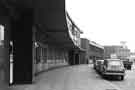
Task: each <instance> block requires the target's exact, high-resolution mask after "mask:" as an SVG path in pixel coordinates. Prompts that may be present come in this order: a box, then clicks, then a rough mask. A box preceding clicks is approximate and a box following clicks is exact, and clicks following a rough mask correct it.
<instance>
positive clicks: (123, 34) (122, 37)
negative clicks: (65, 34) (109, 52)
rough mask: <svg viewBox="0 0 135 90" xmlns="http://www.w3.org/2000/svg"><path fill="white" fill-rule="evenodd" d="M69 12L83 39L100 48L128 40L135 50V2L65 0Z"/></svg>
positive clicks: (129, 45) (133, 0) (128, 43)
mask: <svg viewBox="0 0 135 90" xmlns="http://www.w3.org/2000/svg"><path fill="white" fill-rule="evenodd" d="M66 10H67V11H68V13H69V15H70V17H71V18H72V20H73V21H74V22H75V24H76V25H77V26H78V27H79V28H80V29H81V30H82V31H83V34H82V35H81V37H83V38H87V39H89V40H92V41H95V42H96V43H98V44H100V45H120V42H121V41H125V42H126V45H127V47H128V48H129V49H130V50H131V51H135V38H134V36H135V0H66Z"/></svg>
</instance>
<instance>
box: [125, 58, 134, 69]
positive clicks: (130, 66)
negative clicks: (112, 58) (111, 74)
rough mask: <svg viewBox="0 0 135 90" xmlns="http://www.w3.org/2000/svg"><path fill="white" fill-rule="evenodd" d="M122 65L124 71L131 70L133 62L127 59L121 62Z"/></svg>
mask: <svg viewBox="0 0 135 90" xmlns="http://www.w3.org/2000/svg"><path fill="white" fill-rule="evenodd" d="M123 64H124V67H125V69H128V70H131V68H132V64H133V61H130V60H129V59H125V60H123Z"/></svg>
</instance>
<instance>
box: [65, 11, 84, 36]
mask: <svg viewBox="0 0 135 90" xmlns="http://www.w3.org/2000/svg"><path fill="white" fill-rule="evenodd" d="M66 16H67V17H68V19H69V20H70V21H71V23H72V24H73V25H74V26H75V27H76V28H77V30H78V31H79V32H80V33H81V34H82V33H83V31H82V30H80V28H78V26H77V25H76V24H75V23H74V21H73V20H72V19H71V17H70V15H69V13H68V12H67V11H66Z"/></svg>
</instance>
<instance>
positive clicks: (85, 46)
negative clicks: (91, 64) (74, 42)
mask: <svg viewBox="0 0 135 90" xmlns="http://www.w3.org/2000/svg"><path fill="white" fill-rule="evenodd" d="M81 48H83V49H84V50H85V52H82V53H81V55H80V58H81V59H80V63H87V60H89V40H88V39H85V38H81Z"/></svg>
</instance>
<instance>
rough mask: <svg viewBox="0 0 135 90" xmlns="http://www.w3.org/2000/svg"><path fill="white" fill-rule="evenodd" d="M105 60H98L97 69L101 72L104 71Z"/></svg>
mask: <svg viewBox="0 0 135 90" xmlns="http://www.w3.org/2000/svg"><path fill="white" fill-rule="evenodd" d="M103 64H104V60H97V65H96V71H97V72H99V73H101V72H102V71H103Z"/></svg>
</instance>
